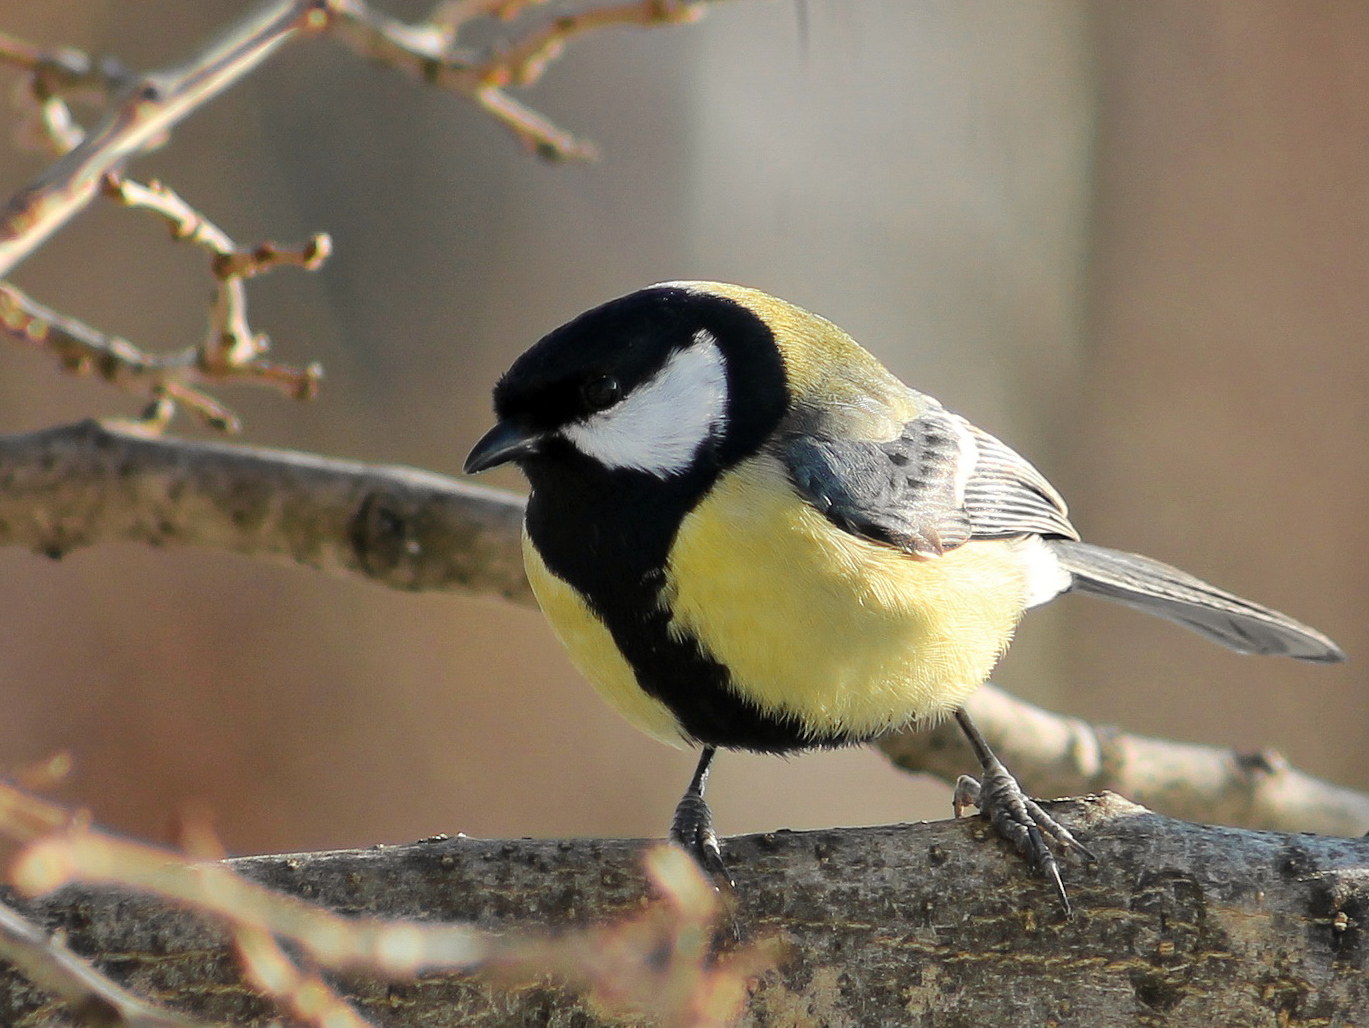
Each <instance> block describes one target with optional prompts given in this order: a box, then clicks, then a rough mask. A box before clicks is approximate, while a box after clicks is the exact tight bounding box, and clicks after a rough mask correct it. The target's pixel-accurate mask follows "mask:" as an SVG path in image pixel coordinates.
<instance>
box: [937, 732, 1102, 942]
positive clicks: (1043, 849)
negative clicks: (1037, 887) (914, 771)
mask: <svg viewBox="0 0 1369 1028" xmlns="http://www.w3.org/2000/svg"><path fill="white" fill-rule="evenodd" d="M955 719H956V721H957V722H958V723H959V724H960V729H961V731H963V732H964V733H965V738H966V739H968V740H969V742H970V747H971V748H972V749H973V750H974V755H975V756H976V757H978V758H979V766H980V767H981V768H983V769H984V775H983V777H982V778H980V779H979V780H976V779H974V778H971V777H970V776H969V775H961V776H960V778H959V780H957V781H956V783H955V795H954V798H953V799H952V802H953V803H954V805H955V815H956V817H960V816H961V815H963V814H964V813H965V808H966V807H971V806H973V807H978V808H979V813H980V814H981V815H982V816H984V817H986V818H988V819H989V823H990V824H992V825H993V827H994V831H996V832H998V834H999V835H1001V836H1002V837H1003V838H1005V839H1007V840H1008V841H1009V842H1010V843H1012V844H1013V846H1014V847H1015V848H1016V849H1017V852H1018V853H1020V854H1022V856H1024V857H1026V858H1027V862H1028V863H1029V864H1031V867H1032V870H1033V871H1036V872H1037V873H1038V874H1041V875H1042V876H1044V877H1045V878H1047V879H1049V880H1050V881H1051V883H1052V884H1054V886H1055V892H1056V895H1057V896H1059V897H1060V905H1061V906H1062V907H1064V908H1065V915H1066V916H1069V914H1070V912H1071V911H1070V901H1069V896H1067V895H1066V894H1065V883H1064V881H1063V880H1062V879H1061V877H1060V865H1059V864H1058V863H1057V862H1056V860H1055V854H1054V853H1052V852H1051V847H1050V842H1049V841H1048V839H1047V837H1049V839H1052V840H1054V841H1055V842H1056V843H1057V844H1059V845H1060V846H1061V847H1063V848H1065V849H1074V850H1078V851H1079V852H1080V853H1082V854H1083V855H1084V856H1086V857H1087V858H1088V859H1089V860H1096V859H1097V858H1096V857H1094V855H1093V854H1092V853H1090V852H1089V851H1088V849H1087V848H1085V846H1084V845H1083V844H1082V843H1080V842H1079V840H1078V839H1076V838H1075V837H1074V836H1073V835H1071V834H1070V831H1069V829H1067V828H1066V827H1065V826H1064V825H1062V824H1060V822H1058V821H1057V820H1055V818H1053V817H1051V816H1050V815H1049V814H1047V813H1046V812H1045V811H1044V810H1042V809H1041V807H1040V806H1038V805H1037V803H1036V801H1035V800H1033V799H1032V798H1031V797H1030V796H1028V795H1027V794H1026V793H1025V792H1023V791H1022V786H1021V785H1019V784H1018V783H1017V779H1016V778H1014V777H1013V776H1012V774H1011V773H1010V772H1009V771H1008V769H1007V768H1006V767H1004V766H1003V762H1002V761H1000V760H999V759H998V758H997V757H996V756H994V753H993V750H991V749H989V744H988V743H987V742H986V741H985V739H984V736H983V735H981V734H980V731H979V728H978V726H977V725H975V723H974V721H973V720H971V718H970V715H969V714H968V713H966V711H965V708H964V707H961V708H959V709H958V710H957V711H956V712H955Z"/></svg>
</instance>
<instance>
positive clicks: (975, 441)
mask: <svg viewBox="0 0 1369 1028" xmlns="http://www.w3.org/2000/svg"><path fill="white" fill-rule="evenodd" d="M888 378H889V380H890V381H892V382H893V383H894V385H895V386H896V387H897V388H896V389H894V388H892V387H891V386H890V385H889V384H888V382H877V383H863V384H862V388H858V389H853V390H847V391H846V393H847V395H836V394H835V392H829V394H828V395H825V396H821V397H817V398H816V402H803V401H800V402H799V403H797V404H796V405H795V407H794V409H793V410H792V411H791V412H790V414H789V416H788V417H787V418H786V419H785V421H784V422H783V423H782V424H781V425H780V427H779V430H778V431H777V432H776V433H775V435H774V437H773V441H772V450H773V453H774V456H776V457H777V458H778V459H779V460H780V462H781V463H782V465H783V466H784V467H785V469H786V470H787V472H788V474H789V477H790V480H791V482H792V483H793V485H794V487H795V489H796V490H797V492H798V493H799V495H800V496H801V497H802V498H803V499H804V500H806V501H807V502H808V503H809V504H811V505H812V506H813V507H814V508H816V509H817V510H818V511H820V512H821V513H822V514H823V515H824V516H825V517H826V518H827V519H828V520H829V521H831V522H832V523H833V524H835V525H837V526H838V527H840V528H842V529H844V530H845V531H848V532H851V533H852V534H854V535H857V536H860V537H862V538H866V539H869V540H871V541H874V542H879V543H884V544H887V545H890V546H895V547H898V548H899V549H902V550H905V551H907V552H909V553H911V554H914V555H917V556H921V557H936V556H940V555H941V554H942V553H945V552H946V551H948V550H952V549H955V548H956V547H959V546H961V545H963V544H964V543H966V542H968V541H969V540H971V539H975V538H983V539H991V538H1016V537H1021V536H1026V535H1032V534H1036V535H1045V536H1058V537H1064V538H1072V539H1074V538H1078V533H1077V532H1076V531H1075V529H1074V526H1073V525H1071V524H1070V521H1069V512H1068V509H1067V507H1066V505H1065V501H1064V499H1063V498H1062V497H1061V496H1060V494H1059V493H1058V492H1057V491H1056V490H1055V488H1054V487H1053V486H1051V484H1050V483H1049V482H1048V481H1047V480H1046V478H1045V476H1044V475H1042V474H1041V472H1039V471H1038V470H1037V469H1036V468H1035V467H1034V466H1033V465H1032V464H1031V463H1030V462H1028V461H1027V460H1026V459H1025V458H1024V457H1022V456H1021V455H1020V454H1018V453H1017V452H1016V451H1015V450H1013V449H1012V448H1011V447H1009V446H1007V445H1006V444H1004V443H1003V442H1001V441H999V440H998V439H997V438H995V437H994V436H992V435H990V434H989V433H988V432H985V431H984V430H982V429H980V428H977V427H975V426H974V425H972V424H971V423H970V422H969V421H967V420H966V419H965V418H963V417H961V416H960V415H958V414H955V413H953V412H951V411H949V410H947V409H946V408H945V407H943V406H942V405H941V403H940V402H938V401H937V400H936V399H934V398H933V397H931V396H927V395H926V394H924V393H919V392H917V391H916V390H913V389H910V388H909V387H907V386H904V385H903V384H902V383H900V382H898V380H897V379H894V378H893V376H892V375H890V376H888ZM872 386H875V387H877V388H872Z"/></svg>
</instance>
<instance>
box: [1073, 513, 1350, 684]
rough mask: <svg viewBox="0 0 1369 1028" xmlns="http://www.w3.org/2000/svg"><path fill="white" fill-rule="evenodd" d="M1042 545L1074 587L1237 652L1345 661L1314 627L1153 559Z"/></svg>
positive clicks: (1088, 546) (1076, 546) (1100, 549)
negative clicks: (1189, 631) (1175, 625)
mask: <svg viewBox="0 0 1369 1028" xmlns="http://www.w3.org/2000/svg"><path fill="white" fill-rule="evenodd" d="M1047 545H1048V546H1050V548H1051V550H1052V551H1053V552H1054V553H1055V556H1056V557H1057V559H1058V560H1059V561H1060V565H1061V567H1063V568H1064V569H1065V570H1066V571H1069V572H1070V574H1071V575H1072V576H1073V577H1074V584H1073V585H1072V586H1071V589H1073V590H1074V591H1077V592H1083V593H1092V594H1093V595H1095V596H1105V597H1107V598H1108V599H1110V600H1116V601H1117V602H1118V603H1125V604H1126V605H1127V606H1128V607H1135V608H1136V609H1137V610H1141V611H1144V612H1146V613H1147V614H1155V615H1157V616H1159V617H1162V618H1168V619H1169V620H1170V621H1175V622H1178V623H1179V624H1181V625H1183V626H1184V627H1186V628H1191V629H1192V630H1193V631H1195V632H1198V633H1199V634H1201V635H1205V636H1207V637H1209V638H1211V639H1215V640H1216V641H1217V642H1219V643H1221V644H1222V645H1224V646H1228V647H1230V648H1231V649H1233V650H1235V651H1237V652H1238V653H1262V654H1272V655H1275V656H1280V657H1292V658H1294V659H1295V660H1313V661H1318V662H1320V663H1325V664H1334V663H1338V662H1340V661H1342V660H1344V659H1345V653H1344V652H1343V651H1342V650H1341V648H1340V647H1339V646H1337V645H1336V644H1335V643H1334V642H1332V641H1331V640H1330V639H1328V638H1327V637H1326V636H1324V635H1322V634H1321V633H1320V632H1318V631H1317V630H1316V629H1315V628H1309V627H1308V626H1307V625H1304V624H1301V623H1300V622H1297V621H1294V620H1293V619H1292V618H1290V617H1288V616H1287V615H1285V614H1280V613H1279V612H1278V611H1276V610H1270V609H1269V608H1268V607H1262V606H1260V605H1259V604H1258V603H1252V602H1251V601H1250V600H1243V599H1241V598H1240V597H1239V596H1236V595H1235V594H1234V593H1229V592H1227V591H1226V590H1224V589H1218V588H1217V587H1216V586H1214V585H1208V584H1207V583H1206V582H1204V581H1203V580H1202V579H1200V578H1195V577H1193V576H1192V575H1190V574H1188V573H1186V572H1183V571H1180V570H1179V569H1178V568H1174V567H1170V566H1169V565H1168V564H1162V563H1161V562H1160V561H1158V560H1151V559H1150V558H1149V557H1142V556H1140V555H1139V554H1135V553H1123V552H1122V551H1120V550H1109V549H1107V548H1106V547H1103V546H1094V545H1092V544H1090V543H1081V542H1076V541H1074V540H1072V539H1051V540H1048V541H1047Z"/></svg>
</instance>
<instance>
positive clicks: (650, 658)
mask: <svg viewBox="0 0 1369 1028" xmlns="http://www.w3.org/2000/svg"><path fill="white" fill-rule="evenodd" d="M526 470H527V471H528V473H529V478H530V479H531V480H532V484H533V491H532V496H531V497H530V498H529V502H528V513H527V527H528V534H529V536H530V537H531V539H532V541H533V543H534V545H536V547H537V550H538V552H539V553H540V554H541V555H542V559H543V560H544V561H545V562H546V564H547V567H548V568H549V569H550V570H551V572H552V573H553V574H555V575H556V576H557V577H558V578H561V579H563V580H564V581H566V582H568V583H569V584H570V585H571V586H573V587H574V588H575V589H576V590H578V591H579V592H580V594H581V595H582V596H583V597H585V599H586V600H587V602H588V603H589V605H590V607H591V608H593V609H594V611H595V612H596V613H597V614H598V615H599V617H600V618H601V619H602V620H603V622H604V624H605V625H606V626H607V628H608V630H609V632H610V633H611V634H612V636H613V640H614V642H615V643H616V644H617V646H618V649H619V650H620V651H621V652H622V654H623V656H624V657H625V658H626V659H627V662H628V663H629V664H630V665H631V666H632V668H633V670H634V671H635V672H636V675H637V683H638V684H639V685H640V686H641V687H642V689H643V690H644V691H645V692H647V693H648V694H650V695H651V696H654V697H655V698H656V699H658V700H660V701H661V702H662V703H664V704H665V705H666V706H667V707H668V708H669V709H670V711H671V713H673V714H674V715H675V718H676V720H678V721H679V723H680V725H681V727H682V728H683V729H684V731H685V733H686V734H687V735H688V736H689V737H690V738H692V739H694V740H695V741H697V742H699V743H703V744H705V745H709V746H720V747H725V748H729V749H744V750H754V751H756V752H761V753H785V752H791V751H794V750H802V749H811V748H814V747H833V746H844V745H848V744H851V743H855V742H861V741H865V740H863V739H860V738H856V737H853V736H850V735H847V734H844V733H835V734H822V735H813V734H811V733H808V732H805V731H804V730H803V728H802V727H801V726H800V725H799V724H798V723H797V722H796V721H794V720H792V719H788V718H778V717H775V716H774V715H771V714H767V713H765V712H763V711H762V710H760V708H758V707H757V706H756V705H755V704H753V703H750V702H749V701H747V700H745V699H744V698H742V697H741V696H740V695H738V693H737V691H736V690H735V689H734V688H733V687H732V685H731V679H730V676H729V673H728V671H727V668H725V667H724V666H723V665H722V664H720V663H718V662H717V661H716V660H714V659H713V658H712V657H710V656H709V655H708V654H706V653H705V652H703V650H702V648H701V647H700V645H699V643H698V641H697V640H696V639H694V638H693V637H689V636H684V637H681V636H680V635H679V634H678V633H675V632H671V631H670V616H669V614H668V613H667V612H666V611H664V610H663V609H662V608H661V604H660V594H661V589H662V586H663V585H664V575H663V573H662V570H661V569H662V568H664V566H665V563H666V557H667V554H668V553H669V550H670V545H671V542H672V541H673V540H674V537H675V533H676V531H677V529H678V528H679V525H680V522H681V521H682V520H683V518H684V516H685V514H686V513H688V511H689V510H691V509H692V508H693V506H694V505H695V503H697V502H698V500H699V499H700V498H701V497H702V495H703V493H704V492H705V491H706V483H707V482H708V481H711V479H712V478H713V477H714V476H713V475H707V476H705V475H704V474H702V473H698V474H695V475H686V476H681V477H678V478H674V479H671V480H669V481H668V482H665V481H662V480H661V479H657V478H654V477H650V476H647V475H645V474H640V473H636V472H626V471H615V472H606V471H605V470H604V469H603V468H602V467H599V466H598V465H596V464H593V463H592V462H590V461H588V460H584V459H583V458H582V459H575V457H567V456H566V455H562V456H561V459H560V460H558V461H557V462H556V463H555V464H554V465H551V464H548V465H545V466H542V467H536V468H532V467H529V468H527V469H526ZM587 526H591V527H588V528H587Z"/></svg>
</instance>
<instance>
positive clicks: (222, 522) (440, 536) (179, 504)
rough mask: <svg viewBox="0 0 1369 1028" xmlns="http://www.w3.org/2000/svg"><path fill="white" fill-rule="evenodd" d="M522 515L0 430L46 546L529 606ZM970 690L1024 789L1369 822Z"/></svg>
mask: <svg viewBox="0 0 1369 1028" xmlns="http://www.w3.org/2000/svg"><path fill="white" fill-rule="evenodd" d="M522 516H523V501H522V499H521V498H520V497H517V496H513V495H511V494H508V493H504V492H500V491H497V490H492V489H484V488H481V487H479V486H474V485H470V484H467V483H465V482H458V481H454V480H452V479H450V478H444V477H442V476H440V475H434V474H430V473H427V472H423V471H417V470H414V469H412V468H400V467H386V466H382V465H372V464H363V463H359V462H354V461H340V460H332V459H329V458H324V457H318V456H315V455H312V454H304V453H291V452H288V451H281V450H269V449H252V448H247V447H238V446H229V445H224V444H214V443H190V442H184V441H181V440H176V439H159V438H147V437H144V436H141V435H139V434H135V433H130V432H126V431H117V430H112V429H110V428H107V427H104V426H102V425H100V424H99V423H97V422H93V421H87V422H82V423H80V424H76V425H70V426H63V427H58V428H52V429H46V430H44V431H40V432H34V433H31V434H28V435H19V436H8V437H0V545H8V546H24V547H27V548H28V549H30V550H33V551H35V552H38V553H44V554H47V555H49V556H52V557H60V556H62V555H64V554H66V553H69V552H71V551H72V550H76V549H79V548H81V547H84V546H91V545H95V544H97V543H101V542H108V541H113V540H123V541H136V542H145V543H150V544H152V545H157V546H194V547H201V548H205V549H215V550H224V551H228V552H231V553H238V554H242V555H245V556H252V557H265V558H271V559H278V560H286V561H290V562H293V563H296V564H302V565H305V566H307V567H311V568H318V569H321V570H325V571H329V572H331V573H335V574H346V575H357V576H361V577H364V578H367V579H369V580H371V581H374V582H377V583H379V584H382V585H387V586H390V587H391V588H396V589H404V590H410V591H426V590H439V591H457V592H464V593H469V594H476V595H494V596H500V597H503V598H504V599H507V600H510V601H512V602H515V603H519V604H522V605H524V606H532V605H534V602H535V601H534V600H533V597H532V592H531V590H530V588H529V587H528V583H527V579H526V578H525V577H524V574H523V560H522V552H521V531H522ZM969 706H970V710H971V713H972V714H973V715H974V717H975V719H976V721H978V722H979V724H980V727H981V728H982V729H983V731H984V733H985V735H986V737H987V738H988V739H989V741H990V743H991V744H992V745H993V746H994V748H995V749H996V750H997V751H998V753H999V756H1000V757H1002V758H1003V760H1004V762H1005V763H1006V764H1007V765H1008V767H1010V768H1012V769H1013V773H1014V774H1016V775H1017V776H1018V778H1019V779H1021V781H1022V783H1023V785H1024V786H1025V787H1026V788H1027V789H1028V790H1029V791H1030V792H1032V793H1033V794H1035V795H1038V796H1052V795H1077V794H1079V793H1085V792H1097V791H1101V790H1104V789H1108V790H1112V791H1115V792H1120V793H1122V794H1124V795H1127V796H1129V797H1131V798H1133V799H1136V800H1140V801H1144V802H1145V803H1146V804H1147V805H1148V806H1150V807H1152V808H1153V809H1156V810H1160V811H1162V812H1165V813H1168V814H1171V815H1173V816H1177V817H1184V818H1189V819H1194V820H1208V821H1219V822H1221V823H1226V824H1237V825H1243V826H1245V827H1253V828H1267V829H1274V830H1280V831H1316V832H1324V833H1329V834H1343V835H1359V834H1362V833H1364V832H1365V831H1366V830H1369V797H1366V796H1365V795H1364V794H1362V793H1359V792H1355V791H1352V790H1349V789H1342V788H1338V787H1336V786H1333V785H1329V784H1327V783H1325V782H1321V781H1318V780H1317V779H1314V778H1311V777H1310V776H1308V775H1305V774H1303V773H1302V772H1299V771H1297V770H1296V769H1294V768H1291V767H1289V766H1288V765H1287V763H1286V762H1285V761H1283V760H1282V758H1280V757H1279V756H1278V755H1277V754H1273V753H1268V752H1266V753H1257V754H1240V753H1234V752H1232V751H1229V750H1223V749H1218V748H1215V747H1209V746H1194V745H1186V744H1180V743H1173V742H1166V741H1162V740H1157V739H1147V738H1144V737H1141V736H1133V735H1128V734H1125V733H1122V732H1118V731H1116V730H1113V729H1105V728H1098V727H1094V726H1091V725H1088V724H1086V723H1085V722H1083V721H1080V720H1078V719H1075V718H1064V717H1061V716H1059V715H1056V714H1051V713H1048V712H1046V711H1043V710H1041V709H1039V708H1037V707H1033V706H1032V705H1031V704H1028V703H1025V702H1023V701H1021V700H1018V699H1015V698H1013V697H1011V696H1009V695H1008V694H1006V693H1004V692H1002V691H1001V690H998V689H995V688H994V687H992V686H986V687H984V688H983V689H981V690H979V692H978V693H976V694H975V696H974V697H972V698H971V700H970V704H969ZM880 746H881V748H882V749H883V750H884V751H885V753H886V754H888V755H889V757H890V759H892V760H893V761H894V762H895V763H896V764H898V765H899V766H901V767H904V768H907V769H908V770H913V771H925V772H929V773H931V774H935V775H937V776H939V777H941V778H944V779H946V780H948V781H954V779H955V777H956V776H957V775H958V774H960V773H961V772H964V771H965V770H967V769H969V768H973V767H974V766H975V762H974V759H973V757H972V756H971V754H970V753H969V751H968V750H967V749H966V748H965V747H964V743H963V741H962V740H961V738H960V735H959V733H958V732H956V731H955V730H954V726H952V725H945V726H942V727H940V728H938V729H934V730H930V731H921V730H910V731H907V732H902V733H897V734H895V735H892V736H890V737H888V738H886V739H884V740H882V741H881V743H880Z"/></svg>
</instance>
